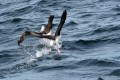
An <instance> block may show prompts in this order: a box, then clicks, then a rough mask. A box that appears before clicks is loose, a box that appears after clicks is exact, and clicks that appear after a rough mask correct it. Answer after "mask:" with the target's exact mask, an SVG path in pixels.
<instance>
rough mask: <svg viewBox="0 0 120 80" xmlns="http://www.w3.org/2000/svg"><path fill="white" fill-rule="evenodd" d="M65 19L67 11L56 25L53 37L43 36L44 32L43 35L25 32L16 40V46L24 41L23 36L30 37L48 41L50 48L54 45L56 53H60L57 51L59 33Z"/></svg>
mask: <svg viewBox="0 0 120 80" xmlns="http://www.w3.org/2000/svg"><path fill="white" fill-rule="evenodd" d="M66 17H67V11H66V10H64V11H63V14H62V16H61V20H60V23H59V25H58V28H57V30H56V32H55V35H44V34H46V33H45V31H43V32H44V33H42V34H41V32H40V33H37V32H30V31H26V32H25V33H24V34H23V35H22V36H21V37H20V39H19V40H18V45H20V43H21V42H22V41H23V40H24V38H25V36H28V35H32V36H33V37H38V38H46V39H49V40H50V48H51V47H52V46H53V45H56V46H57V50H58V52H60V50H59V39H60V32H61V29H62V27H63V25H64V23H65V20H66ZM49 29H50V28H49ZM49 29H46V30H47V31H49Z"/></svg>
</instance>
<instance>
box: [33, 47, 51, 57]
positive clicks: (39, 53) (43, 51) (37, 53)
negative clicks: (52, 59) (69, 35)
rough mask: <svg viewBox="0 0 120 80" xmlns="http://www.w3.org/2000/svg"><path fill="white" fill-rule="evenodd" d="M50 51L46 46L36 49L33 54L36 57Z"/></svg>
mask: <svg viewBox="0 0 120 80" xmlns="http://www.w3.org/2000/svg"><path fill="white" fill-rule="evenodd" d="M50 51H51V49H48V48H42V49H41V51H38V50H36V54H35V55H36V58H38V57H42V56H44V55H47V54H49V53H50Z"/></svg>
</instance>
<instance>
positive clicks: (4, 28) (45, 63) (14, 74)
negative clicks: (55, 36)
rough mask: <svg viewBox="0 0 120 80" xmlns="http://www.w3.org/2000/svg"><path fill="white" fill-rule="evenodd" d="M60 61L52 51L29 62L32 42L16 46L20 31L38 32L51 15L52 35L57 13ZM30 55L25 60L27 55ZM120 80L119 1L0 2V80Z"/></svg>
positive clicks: (37, 45) (34, 46)
mask: <svg viewBox="0 0 120 80" xmlns="http://www.w3.org/2000/svg"><path fill="white" fill-rule="evenodd" d="M65 9H66V10H67V13H68V15H67V19H66V22H65V24H64V26H63V28H62V32H61V35H62V48H61V53H60V56H61V59H58V60H56V59H55V58H54V56H55V54H56V51H54V50H53V51H52V52H51V54H49V55H46V56H43V57H42V58H41V59H38V60H34V58H33V57H32V56H31V55H33V56H34V55H35V54H36V50H39V51H41V48H42V45H41V42H40V39H38V38H27V39H26V40H25V41H24V42H23V43H24V44H25V45H26V46H27V48H26V49H24V48H22V47H20V46H18V45H17V40H18V39H19V37H20V35H21V34H22V33H23V32H24V31H25V30H29V29H31V30H33V31H39V30H40V28H41V26H43V25H45V24H46V23H47V21H48V17H49V15H55V18H54V21H53V29H52V30H53V32H55V30H56V28H57V26H58V24H59V21H60V17H61V15H62V12H63V11H64V10H65ZM30 54H31V55H30ZM100 77H101V78H103V79H104V80H120V0H54V1H51V0H0V79H1V80H48V79H49V80H100Z"/></svg>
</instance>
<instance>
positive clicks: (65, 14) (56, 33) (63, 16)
mask: <svg viewBox="0 0 120 80" xmlns="http://www.w3.org/2000/svg"><path fill="white" fill-rule="evenodd" d="M66 16H67V11H66V10H64V12H63V14H62V17H61V20H60V24H59V25H58V28H57V30H56V32H55V37H56V36H59V35H60V31H61V29H62V26H63V24H64V23H65V20H66Z"/></svg>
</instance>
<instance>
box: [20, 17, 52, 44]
mask: <svg viewBox="0 0 120 80" xmlns="http://www.w3.org/2000/svg"><path fill="white" fill-rule="evenodd" d="M53 19H54V16H53V15H50V17H49V19H48V24H47V25H46V26H45V27H44V26H42V27H41V30H40V32H33V31H25V32H24V33H23V34H22V35H21V37H20V38H19V40H18V45H20V43H22V42H23V41H24V39H25V37H27V36H39V35H51V29H52V22H53Z"/></svg>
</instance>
